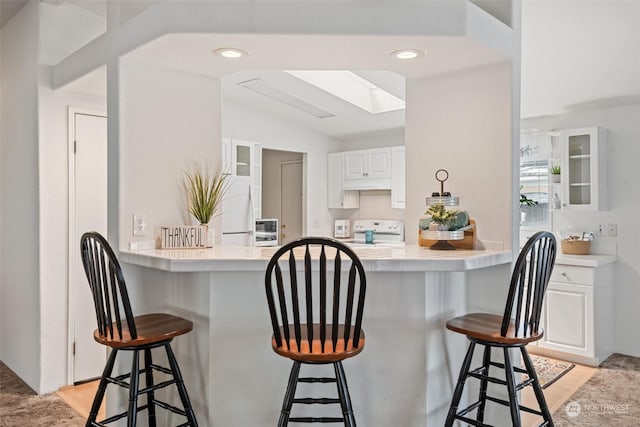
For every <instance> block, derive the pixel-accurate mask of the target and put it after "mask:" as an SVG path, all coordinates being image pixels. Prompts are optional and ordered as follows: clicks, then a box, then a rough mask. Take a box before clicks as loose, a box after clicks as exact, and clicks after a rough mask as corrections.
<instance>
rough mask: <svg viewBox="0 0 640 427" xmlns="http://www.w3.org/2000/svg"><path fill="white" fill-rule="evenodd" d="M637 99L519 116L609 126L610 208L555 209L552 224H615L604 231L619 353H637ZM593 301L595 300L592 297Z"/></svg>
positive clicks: (563, 124)
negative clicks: (610, 255) (612, 232)
mask: <svg viewBox="0 0 640 427" xmlns="http://www.w3.org/2000/svg"><path fill="white" fill-rule="evenodd" d="M638 118H640V104H635V105H628V106H621V107H614V108H606V109H598V110H588V111H580V112H573V113H569V114H565V115H560V116H549V117H543V118H536V119H527V120H523V121H522V128H523V129H529V128H540V129H572V128H582V127H588V126H601V127H603V128H605V129H606V130H607V145H608V147H607V155H608V159H607V160H608V161H607V169H608V199H609V209H608V210H606V211H600V212H584V211H580V212H571V211H568V210H561V211H553V228H554V230H561V229H563V228H568V227H577V228H585V229H594V228H595V226H596V225H597V224H609V223H615V224H618V236H617V237H615V238H612V237H603V238H601V239H603V240H605V241H608V242H605V243H609V244H610V243H615V244H616V245H617V254H618V262H617V263H616V264H615V287H614V290H615V292H614V304H615V309H614V313H615V318H614V329H615V348H614V350H615V351H616V352H618V353H623V354H628V355H632V356H640V340H638V339H637V325H638V324H639V323H640V312H639V311H638V301H640V264H639V263H638V259H639V258H638V248H637V245H638V236H640V225H638V219H639V218H640V190H638V184H639V183H640V169H639V168H638V159H640V121H638ZM596 304H597V302H596Z"/></svg>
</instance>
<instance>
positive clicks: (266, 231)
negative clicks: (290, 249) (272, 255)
mask: <svg viewBox="0 0 640 427" xmlns="http://www.w3.org/2000/svg"><path fill="white" fill-rule="evenodd" d="M279 232H280V230H279V229H278V219H277V218H270V219H257V220H256V225H255V232H254V233H253V236H254V244H255V245H256V246H278V233H279Z"/></svg>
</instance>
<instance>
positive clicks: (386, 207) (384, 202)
mask: <svg viewBox="0 0 640 427" xmlns="http://www.w3.org/2000/svg"><path fill="white" fill-rule="evenodd" d="M332 214H333V215H334V219H350V220H351V221H354V220H356V219H397V220H401V221H404V219H405V218H404V209H393V208H392V207H391V191H389V190H366V191H360V208H359V209H356V210H346V211H344V212H341V211H340V210H337V209H334V210H332Z"/></svg>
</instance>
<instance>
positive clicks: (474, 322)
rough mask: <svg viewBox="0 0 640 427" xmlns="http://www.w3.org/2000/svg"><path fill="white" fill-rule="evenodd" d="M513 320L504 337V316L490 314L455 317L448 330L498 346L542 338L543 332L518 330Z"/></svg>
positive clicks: (526, 342) (451, 320)
mask: <svg viewBox="0 0 640 427" xmlns="http://www.w3.org/2000/svg"><path fill="white" fill-rule="evenodd" d="M516 328H517V327H516V324H515V322H514V321H513V320H511V321H510V322H509V326H508V328H507V333H506V334H505V335H504V336H502V334H501V332H500V331H501V329H502V316H501V315H497V314H489V313H471V314H466V315H464V316H459V317H455V318H453V319H450V320H448V321H447V329H449V330H451V331H454V332H458V333H459V334H463V335H466V336H467V337H471V338H475V339H477V340H480V341H486V342H492V343H496V344H508V345H522V344H528V343H530V342H533V341H537V340H539V339H540V338H542V334H543V330H542V328H538V331H535V332H533V331H531V329H528V330H526V331H525V330H524V328H523V327H522V326H521V327H520V330H518V331H517V330H516Z"/></svg>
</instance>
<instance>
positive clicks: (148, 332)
mask: <svg viewBox="0 0 640 427" xmlns="http://www.w3.org/2000/svg"><path fill="white" fill-rule="evenodd" d="M134 320H135V324H136V332H137V335H138V336H137V337H136V338H135V339H132V338H131V331H130V330H129V326H128V325H127V323H126V320H123V321H122V336H109V335H102V334H100V331H99V330H98V329H96V330H95V331H93V338H94V339H95V340H96V341H97V342H99V343H100V344H103V345H107V346H109V347H111V348H132V347H139V346H144V345H147V344H155V343H160V342H163V341H170V340H171V339H173V338H174V337H177V336H180V335H183V334H186V333H189V332H191V331H192V330H193V322H192V321H190V320H187V319H183V318H182V317H177V316H173V315H171V314H164V313H152V314H144V315H142V316H136V317H134Z"/></svg>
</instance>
